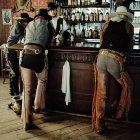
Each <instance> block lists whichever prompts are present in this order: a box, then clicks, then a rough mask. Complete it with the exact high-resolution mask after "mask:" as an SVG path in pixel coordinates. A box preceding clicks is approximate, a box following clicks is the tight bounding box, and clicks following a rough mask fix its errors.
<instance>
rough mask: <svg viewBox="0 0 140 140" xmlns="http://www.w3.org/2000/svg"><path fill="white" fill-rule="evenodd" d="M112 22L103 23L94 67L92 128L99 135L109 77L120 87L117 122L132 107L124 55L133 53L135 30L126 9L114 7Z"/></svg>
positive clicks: (102, 126) (131, 18)
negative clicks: (115, 8)
mask: <svg viewBox="0 0 140 140" xmlns="http://www.w3.org/2000/svg"><path fill="white" fill-rule="evenodd" d="M110 17H111V20H110V21H108V22H106V23H105V24H104V25H103V27H102V31H101V35H100V50H99V54H98V56H97V61H96V60H95V63H94V71H95V77H96V78H95V89H94V97H93V104H92V128H93V130H95V131H96V132H97V133H99V134H103V133H104V131H105V124H104V115H105V105H106V103H105V101H106V95H107V85H109V81H108V77H109V74H110V75H112V76H113V77H114V78H115V80H116V81H117V82H118V83H119V84H121V86H122V87H123V89H122V93H121V96H120V100H119V103H118V106H117V111H116V116H115V117H116V119H121V118H122V115H123V113H124V110H125V111H126V117H127V119H128V112H129V110H130V106H131V94H132V89H133V82H132V80H131V78H130V76H129V74H128V73H127V70H126V68H125V67H124V64H125V61H126V60H125V57H124V56H125V53H126V52H128V51H130V50H132V49H133V32H134V28H133V25H132V24H131V23H130V21H133V14H132V13H130V12H128V10H127V8H126V7H125V6H119V7H117V10H116V12H115V13H111V14H110Z"/></svg>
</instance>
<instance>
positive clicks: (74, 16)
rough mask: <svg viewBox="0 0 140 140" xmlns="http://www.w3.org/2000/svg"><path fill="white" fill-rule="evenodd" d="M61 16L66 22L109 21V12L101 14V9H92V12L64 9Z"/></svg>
mask: <svg viewBox="0 0 140 140" xmlns="http://www.w3.org/2000/svg"><path fill="white" fill-rule="evenodd" d="M62 15H63V18H64V19H65V20H66V21H90V22H102V21H109V12H108V11H107V12H106V13H103V11H102V9H94V10H92V11H88V10H76V9H69V10H67V9H64V10H63V13H62Z"/></svg>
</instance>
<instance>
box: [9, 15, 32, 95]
mask: <svg viewBox="0 0 140 140" xmlns="http://www.w3.org/2000/svg"><path fill="white" fill-rule="evenodd" d="M14 19H15V23H14V24H13V25H12V27H11V31H10V35H9V37H8V40H7V45H8V47H9V48H10V46H12V45H14V44H17V43H20V42H21V40H22V39H23V38H24V35H25V27H26V26H27V24H28V23H29V22H30V21H31V20H32V18H30V17H29V15H28V14H27V13H21V14H20V15H19V17H14ZM7 59H8V64H9V67H10V95H11V96H15V95H19V87H18V77H19V59H18V57H17V52H16V51H13V50H9V53H8V56H7Z"/></svg>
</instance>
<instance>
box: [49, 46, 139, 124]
mask: <svg viewBox="0 0 140 140" xmlns="http://www.w3.org/2000/svg"><path fill="white" fill-rule="evenodd" d="M97 54H98V49H95V48H86V47H59V46H52V47H50V48H49V53H48V58H49V75H48V76H49V77H48V85H47V108H48V109H54V110H59V111H64V112H72V113H80V114H87V115H91V112H92V97H93V93H94V70H93V62H94V59H95V56H96V55H97ZM66 60H68V61H69V63H70V87H71V88H70V89H71V103H69V105H68V106H66V104H65V94H64V93H62V91H61V82H62V69H63V65H64V63H65V61H66ZM127 69H128V71H129V73H130V75H131V77H132V79H133V81H134V91H133V95H132V107H131V110H130V113H129V120H130V121H136V122H137V121H139V122H140V109H139V106H140V94H139V92H140V86H139V82H140V51H139V50H134V51H132V52H131V53H129V54H127ZM121 89H122V87H121V86H120V85H119V84H118V83H117V82H116V81H115V80H114V78H112V77H111V76H110V85H109V92H108V95H107V100H106V103H107V107H106V116H107V117H112V114H114V113H115V110H116V101H115V100H116V99H118V100H119V95H120V93H121Z"/></svg>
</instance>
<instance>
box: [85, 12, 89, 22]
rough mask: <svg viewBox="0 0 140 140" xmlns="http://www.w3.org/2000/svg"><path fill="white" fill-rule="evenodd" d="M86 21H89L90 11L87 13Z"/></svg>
mask: <svg viewBox="0 0 140 140" xmlns="http://www.w3.org/2000/svg"><path fill="white" fill-rule="evenodd" d="M85 21H89V14H88V13H86V14H85Z"/></svg>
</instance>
